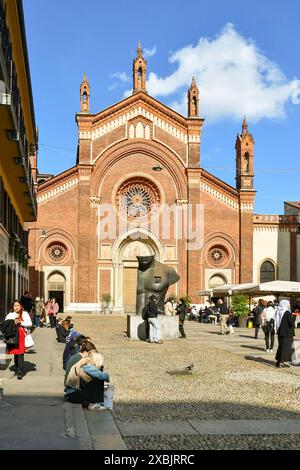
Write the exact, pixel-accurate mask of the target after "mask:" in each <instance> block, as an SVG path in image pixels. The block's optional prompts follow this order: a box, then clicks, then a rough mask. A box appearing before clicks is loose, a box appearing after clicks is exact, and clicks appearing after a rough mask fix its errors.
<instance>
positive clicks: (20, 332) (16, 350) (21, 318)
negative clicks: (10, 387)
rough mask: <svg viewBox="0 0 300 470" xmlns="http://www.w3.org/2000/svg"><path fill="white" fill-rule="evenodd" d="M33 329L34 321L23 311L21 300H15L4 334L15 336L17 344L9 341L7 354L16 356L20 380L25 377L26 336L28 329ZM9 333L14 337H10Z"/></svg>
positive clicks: (5, 323) (5, 322) (17, 372)
mask: <svg viewBox="0 0 300 470" xmlns="http://www.w3.org/2000/svg"><path fill="white" fill-rule="evenodd" d="M31 327H32V321H31V318H30V316H29V314H28V313H27V312H25V310H23V306H22V303H21V301H20V300H15V301H14V303H13V305H12V311H11V312H10V313H9V314H8V315H7V316H6V317H5V320H4V323H3V326H2V333H3V334H4V336H5V337H8V336H10V337H11V338H12V336H14V338H15V342H13V341H12V342H11V343H9V340H7V354H13V355H14V362H15V369H16V375H17V378H18V380H22V378H23V376H24V354H25V336H26V335H27V333H28V331H27V328H31ZM9 331H10V332H13V331H14V333H13V335H9Z"/></svg>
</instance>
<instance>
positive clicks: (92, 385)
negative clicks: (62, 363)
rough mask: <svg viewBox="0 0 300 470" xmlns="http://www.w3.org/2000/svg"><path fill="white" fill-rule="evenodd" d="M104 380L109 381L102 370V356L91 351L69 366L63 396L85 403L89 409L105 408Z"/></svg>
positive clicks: (99, 409) (106, 374)
mask: <svg viewBox="0 0 300 470" xmlns="http://www.w3.org/2000/svg"><path fill="white" fill-rule="evenodd" d="M104 381H105V382H109V375H108V373H107V372H103V358H102V356H101V354H100V353H98V352H96V351H91V352H89V353H88V354H87V356H86V357H84V358H82V359H81V360H80V361H78V362H77V363H76V364H74V365H73V366H72V367H71V369H70V371H69V373H68V376H67V379H66V382H65V385H66V387H65V398H66V399H67V400H68V401H70V402H71V403H79V404H82V405H85V406H86V405H87V406H88V409H89V410H97V411H101V410H105V409H106V408H105V407H104V405H103V401H104Z"/></svg>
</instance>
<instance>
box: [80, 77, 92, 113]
mask: <svg viewBox="0 0 300 470" xmlns="http://www.w3.org/2000/svg"><path fill="white" fill-rule="evenodd" d="M80 112H81V113H89V112H90V84H89V82H88V79H87V76H86V73H85V74H84V77H83V81H82V83H81V85H80Z"/></svg>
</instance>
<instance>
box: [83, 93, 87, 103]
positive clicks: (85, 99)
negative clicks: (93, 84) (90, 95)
mask: <svg viewBox="0 0 300 470" xmlns="http://www.w3.org/2000/svg"><path fill="white" fill-rule="evenodd" d="M82 101H83V102H86V101H87V92H86V91H84V92H83V95H82Z"/></svg>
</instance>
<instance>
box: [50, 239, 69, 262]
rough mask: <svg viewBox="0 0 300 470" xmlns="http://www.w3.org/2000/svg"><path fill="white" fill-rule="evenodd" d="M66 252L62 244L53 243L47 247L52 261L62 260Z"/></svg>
mask: <svg viewBox="0 0 300 470" xmlns="http://www.w3.org/2000/svg"><path fill="white" fill-rule="evenodd" d="M66 254H67V250H66V248H65V247H64V246H63V245H59V244H57V243H56V244H55V245H51V246H50V247H49V248H48V255H49V258H50V259H51V260H52V261H55V262H59V261H62V260H63V259H64V258H65V257H66Z"/></svg>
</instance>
